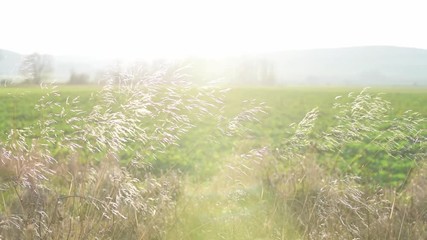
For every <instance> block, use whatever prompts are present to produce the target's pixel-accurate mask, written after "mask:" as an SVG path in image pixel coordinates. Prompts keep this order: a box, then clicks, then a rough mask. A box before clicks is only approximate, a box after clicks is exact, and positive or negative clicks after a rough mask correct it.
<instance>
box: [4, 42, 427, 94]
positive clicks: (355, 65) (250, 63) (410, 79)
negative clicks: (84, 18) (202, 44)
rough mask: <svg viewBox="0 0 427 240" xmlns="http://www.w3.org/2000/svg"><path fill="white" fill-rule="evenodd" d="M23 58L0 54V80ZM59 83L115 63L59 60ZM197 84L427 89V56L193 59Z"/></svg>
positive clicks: (382, 51) (360, 52) (319, 53)
mask: <svg viewBox="0 0 427 240" xmlns="http://www.w3.org/2000/svg"><path fill="white" fill-rule="evenodd" d="M22 59H23V56H22V55H20V54H18V53H15V52H11V51H7V50H0V80H1V79H6V78H11V79H12V78H15V77H16V76H18V75H19V66H20V64H21V61H22ZM53 59H54V66H53V68H54V73H53V78H54V79H56V80H58V81H67V80H68V78H69V76H70V73H71V72H72V71H74V72H77V73H86V74H89V75H90V76H91V77H92V79H94V78H95V76H96V75H97V73H99V72H101V71H103V70H106V69H107V68H108V67H111V66H113V65H114V64H115V63H116V62H117V61H115V60H113V59H105V60H99V59H98V60H96V59H92V58H83V57H66V56H53ZM183 62H185V63H189V64H190V65H191V66H192V68H191V69H192V70H190V75H192V76H193V79H194V80H195V81H196V82H205V81H213V80H217V79H221V81H223V82H226V83H235V84H287V85H288V84H289V85H360V86H372V85H384V86H427V50H425V49H415V48H402V47H390V46H369V47H351V48H336V49H314V50H295V51H281V52H275V53H266V54H257V55H246V56H239V57H227V58H216V59H206V58H200V57H198V58H196V57H193V58H187V59H185V60H183Z"/></svg>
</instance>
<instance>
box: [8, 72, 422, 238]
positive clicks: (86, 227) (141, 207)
mask: <svg viewBox="0 0 427 240" xmlns="http://www.w3.org/2000/svg"><path fill="white" fill-rule="evenodd" d="M164 79H166V78H164ZM132 80H133V81H128V82H127V81H122V83H121V84H120V85H108V84H107V86H106V87H104V88H102V89H100V88H96V87H92V88H86V87H85V88H83V87H82V88H79V87H71V86H61V87H59V88H55V87H53V88H52V87H50V86H49V87H46V88H45V89H36V88H2V89H0V101H1V102H2V103H3V104H2V105H0V124H1V125H0V130H1V131H0V133H1V136H0V139H1V140H2V142H1V143H0V148H1V149H0V150H1V160H2V166H1V167H0V177H1V179H2V196H3V199H2V202H3V204H2V205H1V206H0V208H1V212H3V213H4V214H3V215H2V216H1V219H2V222H3V225H1V230H0V235H1V236H2V237H5V238H6V239H8V238H12V239H13V238H26V239H92V238H94V237H98V238H99V239H110V238H113V239H116V238H122V239H378V238H384V237H385V238H386V239H422V238H425V237H426V235H427V231H426V229H427V223H426V221H425V217H424V215H423V212H424V211H425V210H427V205H425V201H426V200H427V191H425V190H424V189H423V187H422V186H423V185H422V184H423V183H424V182H425V171H426V168H425V167H424V160H425V159H426V149H427V146H426V142H427V141H426V136H427V135H426V131H425V129H426V127H427V122H426V121H424V119H425V118H426V117H427V105H426V104H425V103H426V102H427V90H426V89H397V88H396V89H393V88H390V89H369V90H366V91H362V92H361V89H348V88H335V87H330V88H326V87H325V88H308V87H306V88H302V87H283V88H243V87H236V88H232V89H230V90H229V91H224V90H222V89H217V88H196V87H190V86H188V85H187V84H185V83H183V82H182V80H181V78H180V75H179V73H176V75H174V76H173V77H170V76H168V78H167V79H166V80H165V82H160V83H159V82H151V81H150V80H151V79H149V78H148V79H145V78H144V79H140V81H138V82H136V83H137V84H135V81H134V80H135V79H132ZM169 81H176V82H172V83H174V84H171V82H169ZM350 92H353V94H350V95H349V93H350ZM380 92H382V93H385V94H384V95H382V94H379V93H380ZM337 96H339V97H337ZM409 109H410V110H413V111H412V112H411V111H410V112H408V111H407V110H409ZM415 112H418V113H415ZM293 123H294V124H293Z"/></svg>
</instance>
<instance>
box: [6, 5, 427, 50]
mask: <svg viewBox="0 0 427 240" xmlns="http://www.w3.org/2000/svg"><path fill="white" fill-rule="evenodd" d="M409 2H411V4H409ZM3 5H4V6H2V8H3V9H4V11H3V12H2V14H1V15H0V23H1V29H2V30H1V33H2V36H7V38H3V37H2V38H1V39H0V44H1V47H2V48H5V49H11V50H15V51H18V52H21V53H30V52H34V51H38V52H44V53H51V54H61V55H92V56H98V57H124V58H136V57H138V58H154V57H172V58H177V57H182V56H188V55H193V56H208V57H217V56H226V55H236V54H245V53H257V52H266V51H279V50H287V49H304V48H324V47H346V46H360V45H379V44H381V45H399V46H412V47H421V48H422V47H427V45H426V42H427V36H426V35H425V34H424V33H423V32H422V31H420V30H419V29H420V28H418V27H417V24H420V23H423V22H426V21H425V20H426V19H425V18H426V17H425V14H423V12H422V9H423V8H422V7H421V5H420V3H417V2H415V1H408V4H405V5H404V6H401V4H398V3H396V2H389V1H383V0H381V1H375V2H371V1H365V0H364V1H357V2H356V1H345V2H344V1H338V0H326V1H309V0H304V1H242V0H237V1H225V0H220V1H195V0H183V1H167V0H162V1H132V0H124V1H97V0H96V1H84V0H76V1H53V0H41V1H29V0H15V1H9V2H8V3H7V4H3Z"/></svg>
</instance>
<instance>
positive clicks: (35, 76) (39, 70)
mask: <svg viewBox="0 0 427 240" xmlns="http://www.w3.org/2000/svg"><path fill="white" fill-rule="evenodd" d="M52 65H53V58H52V56H50V55H40V54H38V53H33V54H30V55H28V56H26V57H25V58H24V60H23V61H22V63H21V67H20V72H21V74H22V75H23V76H24V78H25V81H26V82H28V83H34V84H39V83H41V81H42V80H45V79H46V78H48V77H49V75H50V74H51V73H52V71H53V66H52Z"/></svg>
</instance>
